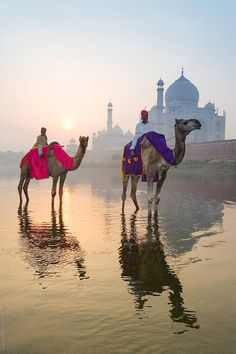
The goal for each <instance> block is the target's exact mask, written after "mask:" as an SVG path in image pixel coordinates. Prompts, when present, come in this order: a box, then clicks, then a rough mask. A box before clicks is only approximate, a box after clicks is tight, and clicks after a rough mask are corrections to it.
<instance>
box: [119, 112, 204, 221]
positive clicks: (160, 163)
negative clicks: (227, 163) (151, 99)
mask: <svg viewBox="0 0 236 354" xmlns="http://www.w3.org/2000/svg"><path fill="white" fill-rule="evenodd" d="M174 128H175V147H174V150H173V156H174V158H175V161H176V164H177V165H179V164H180V163H181V162H182V161H183V158H184V155H185V139H186V136H187V135H188V134H189V133H190V132H191V131H193V130H195V129H200V128H201V123H200V122H199V120H197V119H186V120H185V119H176V120H175V126H174ZM141 145H142V159H143V170H144V173H145V174H146V176H147V194H148V217H149V218H150V217H151V216H152V205H153V204H154V217H156V216H157V207H158V203H159V194H160V192H161V188H162V186H163V183H164V181H165V179H166V174H167V171H168V170H169V168H170V167H171V165H170V163H168V162H167V161H166V160H165V159H164V158H163V157H162V156H161V155H160V153H159V152H158V151H157V150H156V149H155V148H154V147H153V146H152V145H151V143H150V142H149V141H148V139H147V138H146V137H145V136H144V138H143V140H142V142H141ZM156 173H158V182H157V185H156V192H155V194H154V195H153V183H154V182H153V179H154V176H155V174H156ZM129 177H130V176H124V179H123V192H122V212H123V213H124V207H125V200H126V190H127V187H128V182H129ZM139 179H140V176H131V193H130V196H131V198H132V200H133V202H134V205H135V207H136V210H135V211H138V210H139V205H138V202H137V197H136V191H137V185H138V182H139Z"/></svg>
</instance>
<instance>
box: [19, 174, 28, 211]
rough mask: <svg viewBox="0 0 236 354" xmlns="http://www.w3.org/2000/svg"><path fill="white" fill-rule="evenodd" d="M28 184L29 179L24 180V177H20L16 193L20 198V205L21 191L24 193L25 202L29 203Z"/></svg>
mask: <svg viewBox="0 0 236 354" xmlns="http://www.w3.org/2000/svg"><path fill="white" fill-rule="evenodd" d="M29 183H30V177H27V178H25V177H24V176H21V177H20V182H19V184H18V187H17V188H18V193H19V197H20V204H22V189H23V191H24V194H25V197H26V201H27V202H28V201H29V195H28V187H29Z"/></svg>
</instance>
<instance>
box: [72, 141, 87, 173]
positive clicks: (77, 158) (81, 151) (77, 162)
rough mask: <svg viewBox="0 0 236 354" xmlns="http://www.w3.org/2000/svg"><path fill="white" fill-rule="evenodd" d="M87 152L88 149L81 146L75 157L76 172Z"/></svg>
mask: <svg viewBox="0 0 236 354" xmlns="http://www.w3.org/2000/svg"><path fill="white" fill-rule="evenodd" d="M85 150H86V149H85V148H84V147H83V146H81V145H80V146H79V148H78V150H77V152H76V154H75V156H74V170H76V169H77V168H78V167H79V166H80V164H81V162H82V160H83V157H84V154H85Z"/></svg>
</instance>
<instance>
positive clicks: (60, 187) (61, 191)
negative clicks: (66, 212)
mask: <svg viewBox="0 0 236 354" xmlns="http://www.w3.org/2000/svg"><path fill="white" fill-rule="evenodd" d="M65 179H66V173H65V174H64V175H61V176H60V184H59V198H60V204H62V195H63V186H64V182H65Z"/></svg>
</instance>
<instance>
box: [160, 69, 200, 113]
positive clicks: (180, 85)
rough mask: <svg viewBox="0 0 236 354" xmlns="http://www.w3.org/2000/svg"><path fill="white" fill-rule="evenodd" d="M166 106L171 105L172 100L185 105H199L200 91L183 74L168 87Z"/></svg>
mask: <svg viewBox="0 0 236 354" xmlns="http://www.w3.org/2000/svg"><path fill="white" fill-rule="evenodd" d="M165 101H166V107H167V108H168V107H169V106H171V102H173V101H178V102H179V103H180V104H181V105H183V106H185V105H188V106H195V107H197V106H198V101H199V92H198V89H197V87H196V86H195V85H194V84H192V83H191V82H190V81H189V80H188V79H186V77H184V75H183V73H182V75H181V76H180V77H179V78H178V80H176V81H175V82H174V83H173V84H172V85H170V86H169V87H168V89H167V90H166V94H165Z"/></svg>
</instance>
